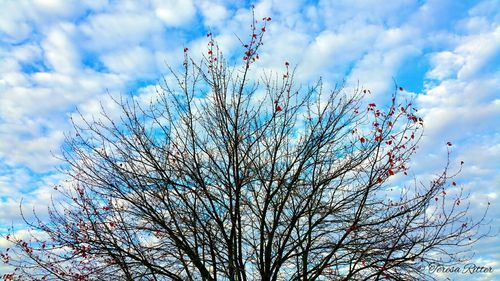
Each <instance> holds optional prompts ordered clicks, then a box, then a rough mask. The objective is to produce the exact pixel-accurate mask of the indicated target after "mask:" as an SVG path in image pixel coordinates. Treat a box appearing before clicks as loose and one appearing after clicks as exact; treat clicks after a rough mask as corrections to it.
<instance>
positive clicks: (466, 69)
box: [0, 0, 500, 280]
mask: <svg viewBox="0 0 500 281" xmlns="http://www.w3.org/2000/svg"><path fill="white" fill-rule="evenodd" d="M382 3H383V4H382ZM252 4H254V5H255V12H256V16H257V18H261V17H264V16H269V17H272V21H271V22H270V23H269V24H268V28H267V32H266V37H265V39H264V40H265V45H264V46H263V49H262V50H261V58H262V59H261V60H260V61H259V63H258V66H259V67H262V68H263V69H279V68H282V67H283V62H284V61H289V62H290V63H291V64H292V65H293V66H297V77H298V79H299V80H300V81H301V82H302V83H305V84H307V83H308V82H310V81H313V80H314V79H317V78H318V77H320V76H321V77H323V80H324V81H326V82H327V83H329V84H330V85H332V84H335V83H336V82H342V81H343V80H345V81H346V82H347V85H348V86H349V85H356V83H358V81H359V83H360V84H361V85H363V86H364V87H366V88H369V89H371V91H372V93H373V96H372V98H373V99H374V100H383V99H384V98H387V97H388V96H389V95H390V94H391V93H392V92H393V91H394V81H396V82H397V83H398V84H400V85H402V86H404V88H405V90H406V91H407V92H408V93H410V94H414V95H415V96H416V102H417V106H418V107H419V108H420V111H419V113H420V114H421V115H422V116H423V117H424V120H425V121H426V127H425V137H424V139H423V141H422V143H421V147H420V150H419V155H418V156H417V157H416V158H414V160H413V163H412V168H413V171H414V173H415V174H416V175H420V176H421V177H422V178H426V177H428V176H430V175H433V174H435V173H437V172H438V171H439V168H442V167H443V166H444V164H445V158H446V149H447V148H446V142H447V141H451V142H452V143H453V147H452V159H451V160H452V161H451V163H452V166H453V165H455V164H456V163H459V162H460V161H464V162H465V165H464V169H463V172H462V173H461V174H460V176H459V178H458V179H457V182H458V183H459V185H460V187H462V188H464V190H466V191H467V192H470V193H471V197H470V200H469V202H470V204H471V211H472V214H473V215H474V214H479V213H481V212H482V211H483V210H484V208H486V205H487V202H491V204H492V206H493V208H492V210H491V211H490V213H489V218H490V219H491V220H492V222H491V225H492V226H493V228H494V230H496V231H498V226H499V225H500V223H499V222H500V221H499V219H498V217H499V215H500V200H499V199H498V188H500V130H499V129H500V125H499V124H500V122H499V121H500V98H499V97H500V95H499V92H498V91H499V89H500V69H499V66H500V1H498V0H485V1H468V0H463V1H456V0H429V1H424V0H399V1H376V0H335V1H301V0H293V1H292V0H290V1H278V0H275V1H273V0H263V1H256V2H247V1H223V0H221V1H216V0H211V1H204V0H179V1H175V0H163V1H160V0H158V1H155V0H151V1H111V0H109V1H105V0H103V1H99V0H83V1H81V0H80V1H76V0H75V1H71V0H67V1H65V0H32V1H28V0H26V1H25V0H19V1H14V0H12V1H11V0H3V1H0V234H2V233H5V231H6V229H7V227H8V226H10V225H12V224H14V225H18V224H19V215H18V213H19V212H18V210H19V202H20V200H21V198H24V199H23V200H24V204H26V206H28V207H29V208H31V206H43V205H44V204H45V203H46V202H47V200H48V199H49V198H50V195H51V192H52V186H53V185H54V184H56V183H57V182H58V181H60V180H61V178H62V177H61V175H59V174H58V172H57V171H56V169H55V168H57V167H58V166H59V165H60V164H61V163H60V162H59V161H58V160H57V158H56V157H54V155H56V156H57V154H58V153H59V149H60V145H61V143H62V141H63V138H64V133H70V132H71V126H70V117H71V116H73V115H74V114H75V111H76V109H77V108H78V110H79V111H80V112H82V114H83V115H84V116H92V115H93V114H97V113H98V112H99V103H100V102H103V103H104V105H105V106H108V105H109V95H108V94H107V93H108V92H109V93H110V94H111V95H118V94H128V95H138V96H141V95H143V96H148V95H150V94H151V92H152V90H153V89H154V85H155V84H157V82H158V79H159V78H161V76H162V75H163V74H166V73H167V68H166V65H167V64H168V65H172V66H174V67H176V66H179V65H180V64H181V63H182V50H183V48H185V47H188V48H189V49H190V52H191V53H193V54H197V53H201V52H203V50H205V49H204V48H206V43H207V39H206V36H205V35H206V34H207V32H209V31H211V32H212V33H213V34H214V37H215V39H216V40H217V41H218V42H219V44H220V45H221V46H222V47H223V50H224V51H225V52H226V54H228V55H229V56H230V55H234V54H237V53H238V52H241V49H240V46H239V42H238V38H237V36H240V37H244V36H245V35H247V34H248V32H249V25H250V23H251V12H250V10H249V9H250V7H251V5H252ZM109 110H112V108H111V109H109ZM454 163H455V164H454ZM455 167H457V165H455ZM41 212H42V213H43V210H42V211H41ZM5 245H6V242H5V241H4V240H0V247H4V246H5ZM474 251H475V252H476V258H475V259H476V260H475V261H476V262H477V263H478V264H481V265H488V266H493V267H494V268H495V270H496V274H500V264H499V263H498V260H499V258H500V256H499V255H498V254H496V252H500V239H498V238H490V239H484V240H483V241H481V242H480V244H478V245H477V246H475V247H474ZM498 276H499V277H500V275H498ZM475 277H478V278H479V277H480V276H475ZM484 278H485V280H488V279H491V276H490V277H484Z"/></svg>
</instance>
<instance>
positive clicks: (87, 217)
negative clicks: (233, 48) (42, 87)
mask: <svg viewBox="0 0 500 281" xmlns="http://www.w3.org/2000/svg"><path fill="white" fill-rule="evenodd" d="M269 20H270V18H264V19H263V21H262V25H261V26H259V27H257V26H256V24H254V25H252V36H251V38H250V39H249V41H248V42H243V41H242V46H243V49H244V56H243V57H242V58H243V65H242V66H241V65H240V66H230V65H228V62H227V60H226V59H225V58H224V57H223V55H222V53H221V52H220V50H219V48H218V45H217V44H216V43H215V41H214V40H213V39H212V36H211V34H209V35H208V37H209V44H208V49H207V53H206V55H205V56H204V57H203V59H202V60H201V62H195V61H193V60H191V59H190V56H189V51H188V50H187V48H186V49H185V50H184V53H185V55H184V58H185V61H184V68H183V72H181V73H176V72H175V71H172V73H173V77H174V78H175V79H173V82H171V81H167V80H165V81H164V82H163V83H162V86H160V87H159V88H158V91H157V99H156V100H155V101H154V102H151V103H150V104H148V105H144V104H142V103H140V102H138V101H137V100H135V99H133V98H132V99H122V100H119V101H117V103H118V104H119V105H120V106H121V109H122V117H121V119H119V120H116V119H113V118H111V117H110V115H109V114H107V113H106V112H105V111H103V113H102V116H100V118H97V119H95V120H88V119H87V120H85V119H84V120H85V122H84V125H81V124H80V125H75V129H76V131H77V134H76V136H72V137H68V138H67V142H66V144H65V146H64V154H63V155H64V160H65V161H66V163H67V164H68V165H69V166H70V168H69V169H67V170H66V171H65V172H66V173H67V175H68V176H69V179H70V180H69V181H70V185H71V187H70V188H63V187H62V186H57V187H56V188H57V189H59V192H60V193H61V194H62V195H63V196H64V198H65V199H64V200H62V201H57V202H53V204H52V207H51V208H50V212H49V213H50V218H49V219H46V220H42V219H35V220H34V221H29V222H28V221H27V222H28V223H29V226H30V229H31V231H32V235H31V236H30V239H25V240H21V239H20V238H16V237H15V236H14V235H12V234H11V235H9V237H8V239H9V240H11V241H13V242H14V243H15V244H16V247H15V248H14V249H13V250H11V251H10V252H6V253H3V254H2V257H3V258H4V260H5V261H6V262H7V263H8V264H11V265H13V266H15V267H16V271H15V272H14V273H12V274H8V275H5V276H4V278H5V279H22V280H24V279H32V280H40V279H42V280H122V279H124V280H304V281H305V280H379V279H386V280H422V278H430V276H426V275H427V274H426V273H425V272H424V271H422V270H419V269H420V266H421V265H422V264H424V263H426V262H435V261H440V262H448V263H452V262H456V261H457V260H458V259H459V258H460V257H461V253H462V252H463V249H465V248H463V246H467V245H470V244H471V243H474V242H475V241H476V240H477V239H478V238H479V237H480V234H479V233H478V232H477V228H478V226H479V224H480V223H481V222H482V220H479V221H476V222H473V221H472V220H470V219H468V216H467V211H468V207H467V206H466V205H465V204H462V203H461V200H462V201H463V200H464V199H465V197H466V196H465V195H462V193H461V192H459V194H458V196H457V197H456V198H454V201H453V199H452V200H450V198H448V199H447V200H445V198H446V196H447V195H446V192H447V190H448V189H449V188H453V189H459V188H458V187H455V183H454V182H453V183H452V182H451V179H452V178H453V177H454V176H455V175H456V173H454V172H450V171H449V167H451V166H450V165H449V164H448V165H446V167H445V168H444V169H443V172H442V173H441V174H439V175H437V176H436V178H435V179H434V180H433V181H431V182H430V183H425V184H423V183H421V182H419V181H417V180H416V179H414V180H413V184H406V185H404V184H401V183H404V182H412V180H411V176H408V180H407V181H403V180H399V181H397V182H399V185H398V186H395V184H396V181H395V180H394V179H395V178H396V175H399V176H400V178H404V175H407V173H408V172H407V171H408V163H409V160H410V157H411V156H412V155H413V154H414V153H415V150H416V148H417V143H418V140H419V139H420V138H421V136H422V128H423V121H422V119H421V118H419V117H418V116H417V115H416V110H415V109H414V108H413V107H412V105H411V100H405V99H404V97H401V95H402V94H401V92H402V88H399V89H398V88H396V90H395V91H394V93H393V94H392V99H390V101H387V104H386V105H384V106H377V105H376V104H374V103H368V102H365V100H366V99H367V98H369V95H370V93H369V92H370V91H369V90H368V89H364V88H357V89H354V90H352V91H348V90H347V89H346V88H345V87H343V85H339V86H337V87H335V88H334V89H333V90H331V91H326V90H324V89H323V84H322V82H321V80H320V81H319V82H318V83H317V84H316V85H314V86H312V87H308V88H302V87H300V86H299V85H297V84H296V83H295V81H294V70H292V69H291V68H290V66H289V64H288V63H285V67H284V72H283V73H281V74H280V73H272V72H264V73H259V74H260V75H261V77H260V78H258V79H254V78H252V79H251V78H250V77H256V74H255V70H254V68H256V67H255V63H256V62H257V60H258V59H259V54H258V51H259V47H260V46H261V44H262V36H263V34H264V32H265V28H266V22H268V21H269ZM398 90H400V91H398ZM450 145H451V144H450ZM448 159H449V157H448ZM458 170H460V168H458ZM457 172H458V171H457ZM449 196H450V195H448V197H449ZM450 202H451V203H450ZM12 252H14V254H13V253H12Z"/></svg>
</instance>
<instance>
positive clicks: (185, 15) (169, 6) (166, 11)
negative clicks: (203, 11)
mask: <svg viewBox="0 0 500 281" xmlns="http://www.w3.org/2000/svg"><path fill="white" fill-rule="evenodd" d="M152 2H153V7H154V11H155V14H156V16H157V17H158V18H159V19H160V20H161V21H163V22H164V23H165V24H166V25H171V26H180V25H183V24H186V23H188V22H190V21H191V19H192V18H193V17H194V16H195V14H196V8H195V6H194V4H193V1H192V0H166V1H165V0H153V1H152Z"/></svg>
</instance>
